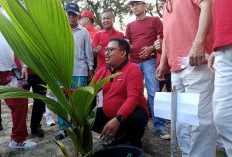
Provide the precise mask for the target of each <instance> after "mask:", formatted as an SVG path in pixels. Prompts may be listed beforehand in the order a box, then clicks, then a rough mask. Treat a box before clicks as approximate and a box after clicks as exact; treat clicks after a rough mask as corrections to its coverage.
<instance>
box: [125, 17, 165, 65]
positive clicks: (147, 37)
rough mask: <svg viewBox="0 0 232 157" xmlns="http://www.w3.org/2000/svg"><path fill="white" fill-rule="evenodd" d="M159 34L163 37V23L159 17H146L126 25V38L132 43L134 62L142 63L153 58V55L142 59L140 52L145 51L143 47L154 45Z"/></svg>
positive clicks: (132, 58)
mask: <svg viewBox="0 0 232 157" xmlns="http://www.w3.org/2000/svg"><path fill="white" fill-rule="evenodd" d="M158 35H160V37H161V38H163V24H162V22H161V20H160V18H158V17H146V18H145V19H143V20H135V21H133V22H131V23H129V24H128V25H127V27H126V38H127V39H129V41H130V44H131V45H132V49H131V52H130V60H131V61H132V62H133V63H142V62H145V61H147V60H149V59H151V58H152V56H151V55H150V56H149V57H147V58H146V59H142V58H140V55H139V53H140V52H142V51H143V49H142V48H143V47H145V46H151V45H153V44H154V42H155V41H156V40H157V36H158ZM154 52H155V51H154ZM151 54H152V53H151Z"/></svg>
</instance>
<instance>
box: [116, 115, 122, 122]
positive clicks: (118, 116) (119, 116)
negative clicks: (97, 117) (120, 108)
mask: <svg viewBox="0 0 232 157" xmlns="http://www.w3.org/2000/svg"><path fill="white" fill-rule="evenodd" d="M115 118H117V120H118V121H119V122H120V123H122V122H123V121H124V118H123V116H122V115H119V114H117V115H116V116H115Z"/></svg>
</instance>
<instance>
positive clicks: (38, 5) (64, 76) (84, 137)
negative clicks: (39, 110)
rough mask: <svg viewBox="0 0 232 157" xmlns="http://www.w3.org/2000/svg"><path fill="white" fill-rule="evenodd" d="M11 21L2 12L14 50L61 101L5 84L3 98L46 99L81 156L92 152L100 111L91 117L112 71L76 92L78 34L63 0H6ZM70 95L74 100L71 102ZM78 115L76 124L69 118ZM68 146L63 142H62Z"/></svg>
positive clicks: (2, 0)
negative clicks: (72, 87)
mask: <svg viewBox="0 0 232 157" xmlns="http://www.w3.org/2000/svg"><path fill="white" fill-rule="evenodd" d="M0 4H1V5H2V6H3V8H4V9H5V11H6V12H7V14H8V15H9V17H10V19H11V20H8V19H7V18H6V17H5V16H4V15H2V14H0V31H1V33H2V34H3V35H4V37H5V39H6V40H7V42H8V43H9V45H10V46H11V48H12V49H13V51H14V53H15V54H16V55H17V56H18V57H19V59H21V60H22V61H23V62H24V63H25V64H27V65H28V66H29V67H30V68H31V69H32V70H33V71H34V72H35V73H36V74H38V75H39V77H40V78H41V79H43V80H44V81H45V82H46V83H47V85H48V87H47V88H48V89H49V90H50V91H51V92H52V93H53V94H54V95H55V96H56V97H57V99H58V101H59V102H60V104H58V103H57V102H56V101H54V100H52V99H49V98H47V97H45V96H42V95H39V94H34V93H31V92H29V91H26V90H23V89H18V88H14V87H7V86H0V99H6V98H36V99H40V100H42V101H44V102H46V103H47V104H48V105H47V107H48V108H49V109H50V110H52V111H53V112H54V113H55V114H57V115H58V116H59V117H61V118H62V119H64V121H66V122H67V123H68V125H69V127H70V129H66V131H67V132H68V133H69V135H70V137H71V139H72V142H73V144H74V148H75V149H76V156H77V154H78V152H80V153H81V154H91V152H92V133H91V126H92V125H93V122H94V117H93V116H94V115H96V114H93V115H92V117H91V118H90V117H89V114H88V113H89V110H90V106H91V102H92V100H93V99H94V97H95V95H96V94H97V92H98V90H99V89H100V88H101V86H102V85H104V84H105V83H106V82H108V81H109V80H110V78H113V77H115V76H117V75H118V74H115V75H112V76H110V77H108V78H106V79H104V80H102V81H100V82H95V84H94V82H93V81H92V83H91V85H90V86H89V87H84V88H79V89H78V90H76V91H75V92H74V93H73V94H72V93H71V92H70V88H71V83H72V75H73V66H74V39H73V34H72V30H71V28H70V26H69V23H68V20H67V17H66V15H65V12H64V10H63V7H62V5H61V2H60V1H59V0H24V2H23V4H24V5H25V7H24V6H23V5H22V4H21V2H19V1H18V0H0ZM58 81H59V82H60V83H61V85H62V86H63V87H64V88H65V90H66V91H67V93H68V99H67V98H66V97H65V95H64V93H63V92H62V90H61V89H60V86H59V84H58ZM68 100H69V101H68ZM67 114H68V115H69V116H70V117H71V118H72V120H73V123H74V126H75V127H74V126H73V125H72V124H71V123H70V122H69V120H68V119H67ZM57 144H58V145H59V146H60V148H62V151H63V152H65V153H67V150H65V149H63V146H62V145H61V144H59V143H57Z"/></svg>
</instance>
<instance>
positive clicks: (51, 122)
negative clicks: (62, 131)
mask: <svg viewBox="0 0 232 157" xmlns="http://www.w3.org/2000/svg"><path fill="white" fill-rule="evenodd" d="M46 96H47V97H48V98H50V99H53V100H55V101H57V99H56V97H55V95H54V94H53V93H50V92H47V94H46ZM45 118H46V123H47V126H53V125H55V122H54V120H53V118H52V111H51V110H49V109H48V108H47V107H46V109H45Z"/></svg>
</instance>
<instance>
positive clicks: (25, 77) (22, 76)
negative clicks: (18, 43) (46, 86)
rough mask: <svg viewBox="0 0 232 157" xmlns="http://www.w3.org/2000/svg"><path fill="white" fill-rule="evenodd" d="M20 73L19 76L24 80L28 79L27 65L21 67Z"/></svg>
mask: <svg viewBox="0 0 232 157" xmlns="http://www.w3.org/2000/svg"><path fill="white" fill-rule="evenodd" d="M21 73H22V74H21V78H23V80H24V81H27V79H28V73H27V67H23V68H22V70H21Z"/></svg>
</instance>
